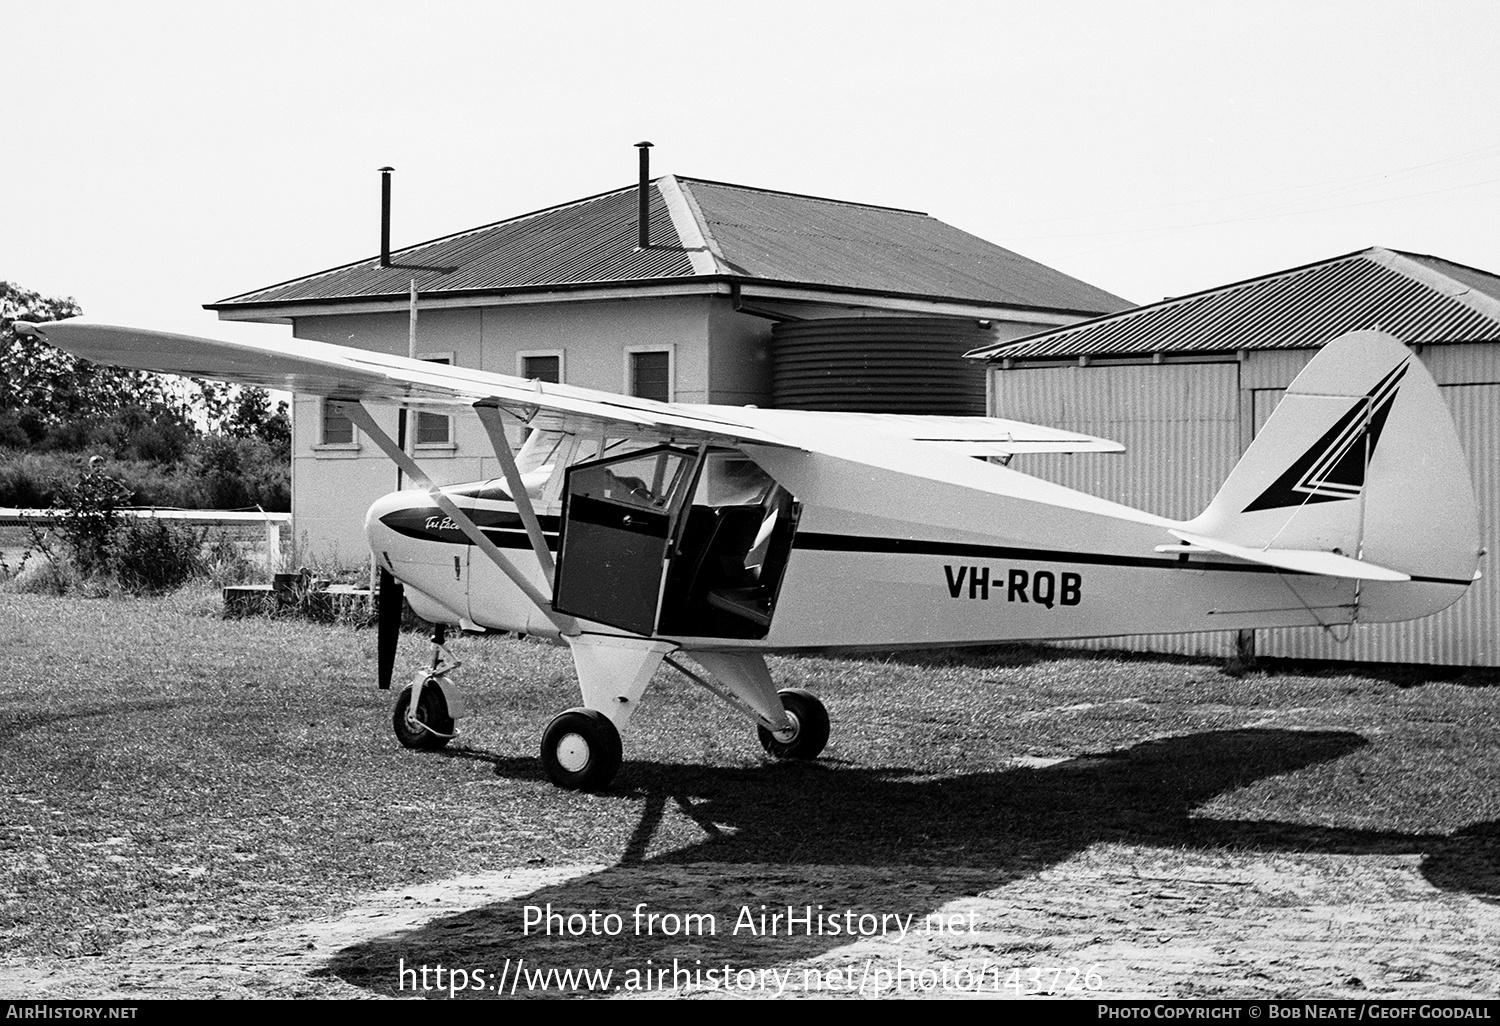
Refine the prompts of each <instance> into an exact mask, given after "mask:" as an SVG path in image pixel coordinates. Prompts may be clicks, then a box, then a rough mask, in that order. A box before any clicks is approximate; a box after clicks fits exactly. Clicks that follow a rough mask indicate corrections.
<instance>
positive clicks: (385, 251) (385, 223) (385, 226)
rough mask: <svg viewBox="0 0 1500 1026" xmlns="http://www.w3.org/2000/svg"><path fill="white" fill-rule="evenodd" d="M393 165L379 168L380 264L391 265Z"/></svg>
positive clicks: (382, 265) (383, 265)
mask: <svg viewBox="0 0 1500 1026" xmlns="http://www.w3.org/2000/svg"><path fill="white" fill-rule="evenodd" d="M394 170H396V169H395V168H393V167H383V168H381V169H380V266H381V267H389V266H391V172H392V171H394Z"/></svg>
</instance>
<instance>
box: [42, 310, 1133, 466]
mask: <svg viewBox="0 0 1500 1026" xmlns="http://www.w3.org/2000/svg"><path fill="white" fill-rule="evenodd" d="M15 328H16V330H17V331H21V332H24V333H26V334H30V335H34V336H36V337H39V338H42V339H44V340H46V341H47V342H50V343H51V344H53V345H55V346H57V347H58V348H60V349H66V350H67V351H69V352H71V353H73V354H75V355H77V356H81V357H83V358H84V359H87V360H92V361H94V362H96V363H103V364H108V365H110V366H114V367H125V368H129V369H131V370H146V371H157V372H160V373H165V374H182V375H186V376H188V377H197V378H212V379H215V380H220V381H230V382H234V383H236V384H241V385H257V386H260V387H261V388H271V389H279V390H282V391H287V392H297V393H300V394H303V395H315V396H323V397H326V398H330V399H341V400H353V401H360V402H364V401H375V402H387V403H397V404H400V405H403V406H409V407H414V408H418V409H424V408H425V409H434V410H442V411H445V412H447V411H451V409H452V408H453V407H454V406H473V405H475V404H478V403H483V404H486V405H494V406H498V407H499V408H501V409H503V410H505V411H506V412H507V413H510V414H511V415H513V416H515V417H517V418H519V419H521V420H524V421H526V422H528V423H529V424H531V425H532V426H533V427H538V428H545V429H551V430H563V431H598V430H599V429H600V428H601V427H603V428H607V429H609V430H610V431H611V432H618V433H619V434H621V435H624V436H629V437H646V438H673V439H676V440H677V441H679V442H688V443H695V442H715V443H720V444H723V443H729V444H736V443H742V442H748V443H756V444H761V445H774V446H782V447H792V448H799V449H804V450H807V451H810V452H818V451H821V449H822V446H821V444H820V438H822V437H825V436H826V435H827V434H828V433H829V432H830V429H832V433H833V434H836V435H838V436H840V437H845V438H847V437H848V436H849V435H850V434H851V433H858V432H864V433H867V434H874V435H884V436H887V437H893V438H898V439H907V440H914V441H921V442H931V443H933V444H937V445H942V446H943V447H944V448H948V449H951V450H957V451H959V452H962V453H964V454H966V455H982V456H1006V455H1011V454H1014V453H1022V452H1118V451H1121V450H1122V448H1123V447H1122V446H1120V445H1118V444H1117V443H1114V442H1110V441H1106V440H1105V439H1102V438H1094V437H1092V436H1089V435H1081V434H1076V433H1074V432H1069V431H1060V430H1057V429H1055V428H1046V427H1040V426H1037V425H1033V424H1024V423H1021V422H1020V421H1011V420H1000V419H996V418H988V417H918V416H903V415H892V414H874V413H823V412H811V411H802V410H760V409H755V408H753V407H737V406H706V405H687V404H680V403H659V402H655V401H653V400H650V399H639V398H635V397H633V396H624V395H617V394H615V393H613V392H602V391H597V390H594V389H587V388H577V387H574V386H570V385H554V384H544V383H542V382H539V381H527V380H525V379H522V378H517V377H511V376H510V375H506V374H494V373H491V372H488V371H481V370H475V369H473V368H468V367H450V366H445V365H442V364H435V363H428V362H425V361H422V360H412V359H409V358H407V357H404V356H390V355H386V354H383V353H374V352H370V351H368V350H363V349H354V348H350V347H348V346H337V345H331V344H329V343H326V342H311V341H307V340H302V339H298V340H293V341H290V342H285V343H271V342H229V341H225V340H222V339H210V338H200V337H197V336H193V335H178V334H173V333H170V332H164V331H152V330H149V329H143V328H127V327H120V326H116V325H109V324H94V323H91V322H89V321H85V320H81V319H74V320H66V321H53V322H50V323H46V324H30V323H27V322H24V321H17V322H15Z"/></svg>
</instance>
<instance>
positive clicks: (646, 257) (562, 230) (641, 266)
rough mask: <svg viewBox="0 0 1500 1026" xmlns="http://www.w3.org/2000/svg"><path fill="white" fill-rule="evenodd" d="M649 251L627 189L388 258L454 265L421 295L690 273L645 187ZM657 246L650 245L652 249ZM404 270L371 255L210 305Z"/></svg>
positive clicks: (420, 280)
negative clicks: (640, 244) (640, 243)
mask: <svg viewBox="0 0 1500 1026" xmlns="http://www.w3.org/2000/svg"><path fill="white" fill-rule="evenodd" d="M650 199H651V236H652V241H653V243H656V245H654V246H653V247H652V248H650V249H645V250H637V249H636V241H637V232H636V192H635V190H634V189H633V188H632V189H622V190H619V191H617V192H610V193H605V194H603V195H600V196H592V197H589V198H588V199H583V200H579V201H577V202H575V203H568V204H565V205H563V206H559V207H551V208H549V209H547V210H540V211H536V212H535V213H531V214H523V215H521V216H520V217H515V218H511V219H510V220H508V221H500V222H498V223H496V224H491V225H486V226H484V227H482V228H474V229H472V230H470V231H466V232H460V233H459V234H457V235H449V236H447V237H445V238H441V239H436V240H434V241H432V242H424V243H422V244H420V245H416V246H409V247H407V248H406V249H401V250H395V251H393V252H392V253H391V260H392V262H393V263H397V264H408V265H411V264H415V265H420V266H424V267H426V266H435V267H453V268H455V269H454V270H453V271H452V272H450V273H442V272H439V271H423V272H417V273H416V274H415V277H416V279H417V288H418V290H419V291H421V292H422V293H423V294H424V295H428V296H433V295H442V294H443V293H446V292H473V291H493V290H500V289H507V288H520V287H527V286H538V285H561V284H573V283H583V282H606V281H622V280H634V279H641V278H674V277H681V276H686V275H691V274H692V273H693V269H692V264H691V263H690V262H689V260H688V258H687V254H686V253H685V252H684V251H683V249H682V242H681V240H680V239H678V237H677V234H676V232H675V231H674V230H673V228H672V221H671V218H669V217H668V216H667V208H666V205H665V204H664V203H663V202H662V198H661V193H660V191H659V190H656V189H652V190H651V196H650ZM658 246H659V247H660V248H657V247H658ZM413 276H414V275H413V271H412V270H411V269H410V268H408V267H381V266H380V258H379V257H378V256H376V257H371V258H370V259H368V260H361V261H359V262H358V263H353V264H347V265H345V266H343V267H336V268H333V269H332V270H329V271H320V272H319V273H317V274H311V275H308V276H307V277H304V278H296V279H294V280H292V281H288V282H283V283H282V284H280V285H272V286H269V287H267V288H263V289H256V290H255V291H253V292H246V293H244V294H242V295H238V296H232V297H230V298H229V299H224V300H220V301H219V302H218V303H213V304H210V306H209V308H210V309H218V308H221V307H236V306H254V305H260V304H266V303H285V302H308V301H326V300H337V299H370V298H373V297H379V296H404V295H406V293H407V291H408V289H409V288H410V284H411V279H412V277H413Z"/></svg>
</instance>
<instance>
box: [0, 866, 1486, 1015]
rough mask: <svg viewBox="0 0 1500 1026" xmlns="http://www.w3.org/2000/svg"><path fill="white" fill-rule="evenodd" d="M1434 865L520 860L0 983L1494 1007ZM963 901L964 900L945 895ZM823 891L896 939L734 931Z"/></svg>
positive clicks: (838, 914)
mask: <svg viewBox="0 0 1500 1026" xmlns="http://www.w3.org/2000/svg"><path fill="white" fill-rule="evenodd" d="M1422 859H1423V856H1421V855H1368V854H1365V855H1326V854H1318V855H1313V854H1285V855H1280V854H1277V855H1266V854H1260V853H1248V854H1247V853H1233V852H1224V851H1212V850H1210V851H1198V850H1172V851H1163V850H1160V849H1151V848H1143V847H1135V846H1130V845H1123V844H1112V843H1101V844H1097V845H1094V846H1092V847H1090V848H1089V849H1087V850H1086V851H1084V852H1082V853H1081V854H1079V855H1077V856H1075V857H1073V858H1070V859H1068V860H1066V861H1064V862H1061V863H1058V864H1056V865H1053V866H1050V867H1048V868H1045V869H1042V870H1041V871H1039V872H1037V873H1035V874H1031V875H1021V876H1019V877H1018V878H1016V879H1013V880H1010V881H1008V882H998V883H997V881H996V880H995V879H994V877H995V874H994V871H993V870H974V871H965V870H961V869H959V870H955V869H943V870H938V871H934V870H933V868H932V867H910V868H907V867H889V866H888V867H880V868H873V867H872V868H868V869H863V870H861V869H858V868H857V867H829V866H798V865H738V866H726V865H723V864H720V863H712V864H705V863H696V864H693V863H690V864H682V865H671V864H662V863H655V864H652V865H649V866H635V867H632V866H612V867H605V866H564V867H544V868H522V869H516V870H514V871H505V872H492V873H487V874H483V875H476V876H468V877H461V878H455V879H450V880H443V881H438V882H435V883H432V884H428V885H423V886H420V887H412V888H404V889H400V890H395V891H390V892H386V893H381V894H372V895H369V896H368V897H367V898H366V899H365V900H363V901H362V902H360V903H359V904H358V905H357V906H356V907H354V908H351V909H349V910H348V911H347V912H346V913H345V914H343V915H341V916H339V917H337V918H333V919H323V920H316V921H309V922H303V923H297V924H295V925H291V926H286V927H281V928H277V929H274V930H271V931H268V932H264V933H248V934H247V933H230V932H222V933H221V932H218V931H216V930H214V929H213V928H198V929H196V930H195V931H193V932H192V933H191V934H190V935H189V936H182V937H175V938H170V939H166V938H155V939H150V940H141V941H139V942H132V943H130V944H127V945H125V946H124V947H123V948H122V949H120V950H118V951H115V952H112V953H110V954H109V955H107V956H102V957H79V958H73V959H67V960H49V961H41V960H38V961H21V962H18V961H14V960H11V961H0V995H4V996H6V997H25V998H30V999H41V998H47V997H51V996H55V997H58V998H68V999H75V1000H76V999H87V998H209V997H215V998H219V997H223V998H249V997H278V998H291V997H309V998H317V997H325V998H350V997H381V996H388V997H425V998H446V997H448V996H450V994H449V991H450V988H452V987H454V986H457V987H458V988H459V989H458V990H457V991H456V993H457V995H458V996H460V997H488V996H497V995H496V993H495V992H496V991H497V990H504V992H505V993H506V994H507V995H509V994H510V993H511V992H512V990H514V992H515V996H517V997H521V996H543V995H551V996H557V995H559V994H560V993H561V992H565V991H566V992H572V993H578V994H586V993H588V992H589V989H590V988H589V986H587V985H583V984H579V983H578V981H577V980H575V981H574V985H573V986H567V985H566V984H564V985H561V986H560V985H559V983H560V982H561V981H559V979H558V977H557V976H555V975H552V976H548V977H545V978H543V979H540V980H539V979H538V978H537V977H536V976H535V975H534V974H536V973H548V972H549V971H550V970H558V971H564V970H569V969H583V970H591V971H592V970H603V969H609V970H612V972H613V975H612V976H611V977H610V979H609V981H608V985H607V986H606V987H605V989H606V990H607V992H608V993H609V994H611V995H612V996H617V997H630V996H644V997H723V996H737V997H774V996H787V997H792V996H809V997H812V996H816V997H872V996H881V997H894V996H901V997H907V996H937V995H939V994H943V993H947V994H950V995H958V994H978V995H982V996H990V997H998V998H1014V997H1025V996H1028V995H1029V994H1032V993H1036V994H1038V995H1041V996H1046V995H1047V994H1048V993H1054V994H1055V995H1056V996H1060V997H1072V998H1081V997H1112V998H1144V997H1149V998H1162V997H1177V998H1198V999H1203V998H1273V997H1283V998H1387V999H1431V998H1490V999H1493V998H1495V997H1496V996H1497V995H1500V947H1497V944H1496V940H1497V938H1500V903H1497V902H1495V901H1494V900H1493V899H1492V898H1488V897H1482V896H1474V895H1473V894H1466V893H1455V892H1453V891H1449V890H1445V889H1442V888H1440V887H1438V886H1435V885H1434V884H1433V883H1431V882H1429V880H1428V879H1427V878H1426V877H1425V876H1424V874H1423V872H1422V871H1421V869H1422V866H1421V862H1422ZM912 881H920V883H913V882H912ZM645 894H650V895H653V896H654V897H655V899H656V900H657V901H658V904H657V905H655V906H653V907H654V908H660V909H664V910H667V912H668V913H670V911H671V910H673V909H675V910H678V911H686V910H692V911H703V910H722V912H718V913H716V933H714V934H713V935H712V936H710V935H708V934H707V931H706V930H700V931H699V933H700V934H701V935H694V936H684V935H682V933H681V932H679V934H678V936H676V937H666V936H660V937H650V938H646V939H645V941H644V943H643V939H642V938H641V937H640V936H638V935H637V931H636V930H635V929H634V928H633V927H632V919H633V912H634V908H635V905H636V904H637V901H638V900H639V898H638V896H640V895H645ZM664 894H665V895H670V896H671V903H670V905H666V904H662V903H661V897H660V896H661V895H664ZM952 894H962V895H965V896H963V897H959V898H956V899H952V900H948V901H945V902H942V903H940V904H931V903H930V901H931V899H932V898H934V897H938V896H941V895H952ZM871 895H875V896H877V897H876V898H875V899H874V900H873V901H872V900H871V898H870V896H871ZM924 899H925V900H924ZM808 902H811V903H813V904H814V905H822V906H823V908H822V910H821V912H817V911H815V912H814V915H815V917H816V916H821V917H822V918H821V920H819V919H818V918H814V919H813V920H812V922H813V923H814V924H817V923H818V922H820V921H821V923H822V924H823V925H824V926H827V925H828V924H829V922H830V921H831V920H833V919H835V918H839V919H841V920H842V921H850V920H847V919H843V916H844V913H845V911H846V910H848V909H854V910H856V912H857V913H859V914H866V913H868V914H869V915H872V916H875V915H878V916H882V917H884V916H886V915H887V914H889V915H891V916H899V917H901V919H903V920H904V919H905V917H906V916H908V915H910V916H912V918H911V919H910V920H909V921H907V922H908V925H907V932H906V935H905V936H904V937H903V936H901V934H900V930H899V921H896V920H893V919H887V920H886V924H887V926H886V932H885V934H884V935H882V934H881V933H880V932H879V931H878V930H876V929H875V927H874V920H873V919H866V920H865V921H864V925H865V926H866V927H868V930H867V932H870V933H872V934H873V935H870V936H860V937H857V938H855V939H853V940H852V941H851V940H849V939H848V938H846V937H837V938H831V937H828V936H824V937H816V936H814V937H811V938H809V937H806V936H804V935H803V932H804V927H803V926H802V924H801V923H800V922H799V923H796V924H794V926H795V933H794V935H793V936H792V937H790V938H788V937H785V936H784V935H783V936H777V937H770V936H766V935H765V934H764V933H762V932H761V931H760V930H759V929H758V928H757V929H755V930H754V931H753V932H752V931H751V930H750V929H746V928H743V927H744V922H743V921H741V922H739V923H738V925H740V926H741V927H742V928H741V929H740V930H738V931H735V930H734V927H735V926H736V920H737V919H738V918H739V915H743V914H744V913H741V912H739V910H740V909H741V908H745V907H747V908H748V909H749V915H750V920H749V922H750V923H751V924H752V925H757V923H756V919H757V917H759V915H760V914H761V911H760V906H761V905H762V904H764V905H767V906H768V910H767V914H770V913H771V912H774V911H776V910H778V909H784V908H785V906H786V905H787V904H792V905H793V906H794V908H795V909H796V910H797V913H798V914H805V913H803V912H802V909H803V908H804V907H805V905H806V903H808ZM547 903H551V904H552V905H553V906H554V910H555V911H558V913H559V914H563V913H566V914H568V915H572V914H574V913H578V914H580V915H587V913H589V912H592V911H598V912H599V913H600V914H601V915H602V916H607V915H608V914H609V913H611V912H613V913H615V914H617V915H619V916H620V917H621V919H620V925H622V927H623V930H622V932H621V933H620V934H619V935H617V936H609V935H607V932H606V931H607V930H608V929H609V928H610V927H611V926H613V925H616V924H613V923H611V922H610V921H608V920H607V919H596V920H595V923H596V925H595V926H593V927H585V926H584V922H583V920H581V919H575V920H573V924H574V926H575V927H577V928H579V929H580V930H582V932H583V935H582V936H577V937H574V936H558V935H557V933H560V932H563V930H564V929H565V925H564V926H559V927H557V929H556V930H555V931H554V935H553V936H550V937H549V936H545V935H544V934H542V932H541V931H542V929H543V928H542V927H541V926H540V925H538V926H535V927H534V928H532V929H531V931H530V932H529V933H528V932H527V931H526V926H525V920H526V918H527V915H528V913H527V906H528V905H535V906H536V908H537V909H538V910H545V906H546V904H547ZM933 913H940V914H941V916H942V918H941V919H940V920H929V919H927V918H926V917H928V916H930V915H931V914H933ZM542 914H543V912H542V911H533V912H531V916H532V917H534V918H539V917H540V916H541V915H542ZM647 914H648V915H649V913H647ZM852 921H853V922H855V923H856V927H857V928H858V919H857V918H856V919H855V920H852ZM563 922H564V924H566V920H564V921H563ZM934 922H937V923H940V924H941V928H942V932H932V931H931V925H932V924H933V923H934ZM700 923H701V921H700ZM924 924H926V925H927V927H928V929H926V930H924V928H923V927H924ZM653 925H656V926H657V932H661V931H663V930H665V929H667V928H670V926H671V925H672V923H670V922H669V921H668V920H666V919H662V920H660V921H658V923H657V924H653ZM778 925H780V924H778ZM948 927H953V928H954V929H953V932H948V930H947V928H948ZM813 929H816V925H814V927H813ZM518 961H519V962H521V964H520V965H517V964H516V963H517V962H518ZM440 964H441V965H442V966H443V967H444V969H445V974H444V975H442V976H439V975H438V974H437V973H436V968H437V966H438V965H440ZM422 967H426V968H427V969H428V975H427V977H426V980H425V983H426V988H427V989H424V987H423V983H424V980H423V978H422V977H421V976H420V975H419V972H420V969H421V968H422ZM403 968H405V969H407V970H410V971H409V972H408V973H407V974H406V975H405V978H404V979H403V978H402V974H401V972H400V970H401V969H403ZM454 969H461V970H463V975H462V976H457V975H455V974H453V973H452V970H454ZM662 969H665V970H666V975H665V976H663V975H660V974H658V975H655V976H653V975H650V973H651V972H656V971H659V970H662ZM725 969H727V970H728V973H725V972H724V970H725ZM632 970H634V971H635V975H634V976H632V975H630V974H631V972H632ZM745 970H749V972H748V973H747V972H745ZM674 971H675V972H677V976H676V981H675V984H674V982H673V976H672V973H673V972H674ZM478 972H483V973H484V974H485V975H484V976H483V977H479V976H477V975H476V974H477V973H478ZM502 972H504V977H503V981H502ZM692 973H697V974H698V975H696V976H693V975H691V974H692ZM726 979H727V980H728V981H729V986H728V987H727V988H726V986H725V983H724V981H725V980H726ZM593 982H594V984H595V986H598V984H599V981H598V979H597V978H595V980H594V981H593ZM632 983H633V985H632ZM470 988H473V989H470ZM481 988H482V989H481ZM528 992H529V993H528Z"/></svg>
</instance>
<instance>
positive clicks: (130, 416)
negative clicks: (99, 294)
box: [0, 281, 191, 452]
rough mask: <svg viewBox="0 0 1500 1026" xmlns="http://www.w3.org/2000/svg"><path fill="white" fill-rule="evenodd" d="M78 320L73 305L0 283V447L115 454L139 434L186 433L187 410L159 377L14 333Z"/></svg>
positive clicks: (176, 393) (168, 385)
mask: <svg viewBox="0 0 1500 1026" xmlns="http://www.w3.org/2000/svg"><path fill="white" fill-rule="evenodd" d="M81 312H82V311H81V310H80V309H79V306H78V303H77V302H76V301H75V300H73V299H71V298H69V299H49V298H46V297H44V296H42V295H40V294H39V293H36V292H32V291H31V290H30V289H23V288H21V287H20V286H19V285H14V284H12V283H10V282H4V281H0V367H4V368H5V372H4V374H0V445H10V446H12V447H22V446H35V445H44V443H46V442H47V441H48V440H49V439H51V440H53V441H54V445H53V446H51V447H61V448H70V449H73V448H78V447H80V446H83V445H107V446H109V447H110V448H112V449H114V450H115V451H116V452H120V451H122V450H123V449H125V448H128V447H129V446H130V443H131V440H132V438H133V437H134V435H135V433H136V432H137V431H139V430H145V429H147V428H149V430H148V431H147V432H146V433H147V434H149V435H151V436H152V437H153V439H154V438H156V436H159V435H160V434H161V432H162V430H163V428H164V426H166V425H175V426H176V427H177V428H179V429H183V428H188V425H189V421H190V410H189V406H188V404H187V402H186V400H185V399H184V398H183V397H182V396H180V395H179V394H178V392H177V390H176V389H175V388H174V387H173V386H172V385H171V383H170V382H169V381H168V379H167V378H165V377H163V376H162V375H160V374H149V373H146V372H144V371H127V370H117V369H115V368H113V367H102V366H100V365H99V364H96V363H90V362H89V361H88V360H82V359H79V358H78V357H76V356H73V355H72V354H70V353H65V352H63V351H62V350H60V349H57V348H54V347H53V346H50V345H48V344H47V343H46V342H44V341H42V340H41V339H38V338H33V337H31V336H29V335H20V334H18V333H17V332H16V331H15V330H14V328H13V327H12V325H13V323H14V322H15V321H53V320H61V319H62V318H65V317H77V316H78V315H79V314H80V313H81ZM178 433H179V434H181V433H182V431H181V430H179V431H178ZM187 433H188V434H191V430H190V429H188V431H187ZM53 436H57V437H56V438H55V439H54V438H53ZM152 444H159V443H157V442H153V443H152ZM183 444H185V442H184V443H183ZM176 448H177V449H178V450H179V451H180V449H181V445H178V446H176Z"/></svg>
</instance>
